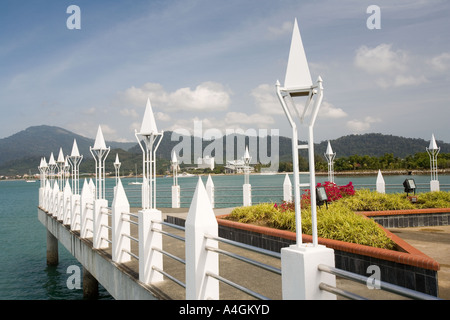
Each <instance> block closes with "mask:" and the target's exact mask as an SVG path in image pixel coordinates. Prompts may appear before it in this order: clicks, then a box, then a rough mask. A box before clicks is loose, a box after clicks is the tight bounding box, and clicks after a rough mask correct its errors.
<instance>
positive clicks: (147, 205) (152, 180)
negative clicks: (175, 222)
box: [134, 99, 164, 209]
mask: <svg viewBox="0 0 450 320" xmlns="http://www.w3.org/2000/svg"><path fill="white" fill-rule="evenodd" d="M134 134H135V136H136V139H137V141H138V143H139V146H140V147H141V150H142V176H143V183H142V208H143V209H156V150H157V149H158V147H159V144H160V143H161V140H162V137H163V134H164V132H163V131H162V132H158V128H157V127H156V122H155V117H154V116H153V110H152V105H151V103H150V99H147V105H146V107H145V113H144V119H143V121H142V125H141V129H140V131H139V132H137V131H136V130H135V133H134ZM139 137H141V138H142V139H143V141H144V144H145V148H144V146H143V145H142V142H141V138H139Z"/></svg>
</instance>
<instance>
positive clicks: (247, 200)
mask: <svg viewBox="0 0 450 320" xmlns="http://www.w3.org/2000/svg"><path fill="white" fill-rule="evenodd" d="M242 192H243V200H244V201H243V202H244V203H243V205H244V207H245V206H251V205H252V185H251V184H250V183H245V184H244V185H243V186H242Z"/></svg>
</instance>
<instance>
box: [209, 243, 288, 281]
mask: <svg viewBox="0 0 450 320" xmlns="http://www.w3.org/2000/svg"><path fill="white" fill-rule="evenodd" d="M206 250H209V251H213V252H217V253H220V254H223V255H226V256H228V257H231V258H234V259H236V260H240V261H243V262H246V263H249V264H252V265H254V266H257V267H259V268H261V269H264V270H267V271H270V272H273V273H276V274H279V275H281V269H279V268H275V267H272V266H269V265H268V264H265V263H262V262H259V261H256V260H253V259H249V258H246V257H244V256H241V255H238V254H235V253H232V252H229V251H225V250H222V249H219V248H213V247H210V246H206Z"/></svg>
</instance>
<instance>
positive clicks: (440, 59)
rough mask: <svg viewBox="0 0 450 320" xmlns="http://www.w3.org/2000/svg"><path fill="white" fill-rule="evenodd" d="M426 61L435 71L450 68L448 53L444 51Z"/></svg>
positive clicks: (449, 54)
mask: <svg viewBox="0 0 450 320" xmlns="http://www.w3.org/2000/svg"><path fill="white" fill-rule="evenodd" d="M428 63H429V64H430V65H431V66H432V67H433V69H434V70H436V71H439V72H444V71H447V70H449V69H450V53H448V52H444V53H442V54H440V55H438V56H436V57H433V58H431V59H430V60H429V61H428Z"/></svg>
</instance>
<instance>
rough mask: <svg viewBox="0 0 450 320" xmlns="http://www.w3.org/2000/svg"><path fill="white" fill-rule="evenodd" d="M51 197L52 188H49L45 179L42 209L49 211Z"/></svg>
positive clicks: (48, 183)
mask: <svg viewBox="0 0 450 320" xmlns="http://www.w3.org/2000/svg"><path fill="white" fill-rule="evenodd" d="M51 198H52V188H50V182H48V181H47V183H46V184H45V190H44V210H46V211H47V212H49V210H50V208H51V207H50V204H51V203H52V202H51Z"/></svg>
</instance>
